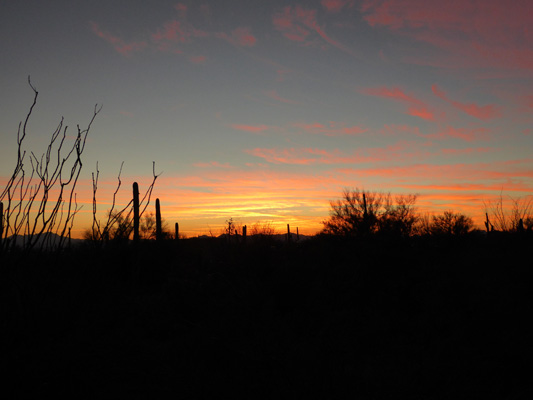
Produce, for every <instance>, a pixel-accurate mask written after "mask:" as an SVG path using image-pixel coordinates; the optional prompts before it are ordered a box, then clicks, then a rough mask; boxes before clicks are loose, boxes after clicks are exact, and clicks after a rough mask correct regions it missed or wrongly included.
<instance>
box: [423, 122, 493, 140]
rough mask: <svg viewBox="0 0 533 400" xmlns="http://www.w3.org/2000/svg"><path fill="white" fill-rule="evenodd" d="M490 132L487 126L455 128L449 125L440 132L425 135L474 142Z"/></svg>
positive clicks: (484, 137)
mask: <svg viewBox="0 0 533 400" xmlns="http://www.w3.org/2000/svg"><path fill="white" fill-rule="evenodd" d="M489 132H490V130H489V129H486V128H472V129H467V128H453V127H451V126H448V127H447V128H446V129H445V130H442V131H440V132H438V133H432V134H428V135H423V136H424V137H427V138H436V139H445V138H456V139H461V140H464V141H465V142H473V141H476V140H483V139H486V137H487V134H488V133H489Z"/></svg>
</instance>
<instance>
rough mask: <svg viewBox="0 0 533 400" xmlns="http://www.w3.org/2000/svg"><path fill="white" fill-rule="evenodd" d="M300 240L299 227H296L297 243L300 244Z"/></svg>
mask: <svg viewBox="0 0 533 400" xmlns="http://www.w3.org/2000/svg"><path fill="white" fill-rule="evenodd" d="M299 240H300V232H299V231H298V227H296V241H297V242H298V241H299Z"/></svg>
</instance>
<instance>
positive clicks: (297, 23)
mask: <svg viewBox="0 0 533 400" xmlns="http://www.w3.org/2000/svg"><path fill="white" fill-rule="evenodd" d="M330 5H331V4H330ZM326 7H327V6H326ZM335 7H337V5H333V8H335ZM316 14H317V10H311V9H307V8H303V7H301V6H299V5H296V6H287V7H284V8H283V10H282V11H280V12H278V13H275V14H274V16H273V17H272V23H273V25H274V28H275V29H276V30H278V31H279V32H281V33H282V34H283V36H285V37H286V38H287V39H289V40H291V41H293V42H298V43H302V44H305V45H306V46H311V45H313V42H312V41H311V40H310V39H309V37H310V35H311V33H313V32H314V33H316V34H318V36H320V37H321V38H322V39H323V40H325V41H326V42H327V43H329V44H330V45H332V46H334V47H336V48H338V49H339V50H342V51H344V52H345V53H348V54H351V55H354V56H355V55H356V54H355V53H354V51H353V50H352V49H350V48H349V47H347V46H345V45H343V44H342V43H340V42H339V41H337V40H335V39H333V38H332V37H331V36H329V35H328V34H326V32H325V30H324V28H323V27H321V26H320V25H319V24H318V22H317V19H316Z"/></svg>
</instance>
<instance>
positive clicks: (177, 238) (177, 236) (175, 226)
mask: <svg viewBox="0 0 533 400" xmlns="http://www.w3.org/2000/svg"><path fill="white" fill-rule="evenodd" d="M174 231H175V235H176V236H174V239H176V240H179V238H180V224H178V223H177V222H176V223H175V224H174Z"/></svg>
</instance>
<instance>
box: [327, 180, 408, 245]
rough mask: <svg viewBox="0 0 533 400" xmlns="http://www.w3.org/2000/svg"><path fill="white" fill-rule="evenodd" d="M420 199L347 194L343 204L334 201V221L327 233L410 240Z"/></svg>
mask: <svg viewBox="0 0 533 400" xmlns="http://www.w3.org/2000/svg"><path fill="white" fill-rule="evenodd" d="M416 198H417V196H416V195H399V196H395V197H394V198H393V197H392V195H391V194H390V193H387V194H383V193H379V192H371V191H365V190H361V189H358V188H355V189H354V190H345V191H344V193H343V197H342V199H340V200H335V201H331V202H330V205H331V211H330V217H329V219H327V220H326V221H324V222H323V224H324V229H323V233H326V234H332V235H340V236H368V235H372V234H377V233H379V234H386V235H393V236H399V237H401V236H404V237H405V236H410V235H411V234H412V233H413V229H414V225H415V222H416V221H417V216H416V213H415V203H416Z"/></svg>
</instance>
